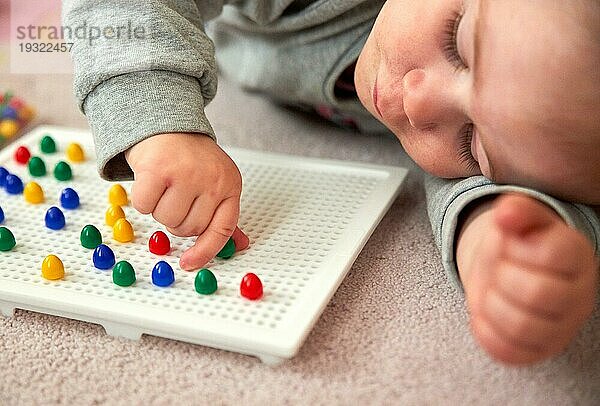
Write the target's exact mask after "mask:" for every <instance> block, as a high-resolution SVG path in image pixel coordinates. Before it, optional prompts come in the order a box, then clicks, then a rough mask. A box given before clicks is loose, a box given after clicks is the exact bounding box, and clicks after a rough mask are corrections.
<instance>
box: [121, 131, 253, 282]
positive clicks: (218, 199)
mask: <svg viewBox="0 0 600 406" xmlns="http://www.w3.org/2000/svg"><path fill="white" fill-rule="evenodd" d="M125 158H126V159H127V162H128V163H129V165H130V166H131V169H132V170H133V172H134V174H135V175H134V176H135V178H134V179H135V182H134V184H133V191H132V196H131V201H132V204H133V207H135V208H136V209H137V210H138V211H139V212H140V213H143V214H150V213H152V216H153V217H154V218H155V219H156V220H157V221H158V222H160V223H162V224H164V225H165V226H166V227H167V229H168V230H169V232H171V233H172V234H175V235H178V236H182V237H190V236H198V238H197V240H196V243H195V244H194V246H193V247H191V248H190V249H188V250H187V251H186V252H184V253H183V255H182V256H181V259H180V266H181V268H182V269H185V270H192V269H196V268H200V267H202V266H203V265H205V264H206V263H207V262H208V261H210V260H211V259H212V258H214V256H215V255H216V254H217V253H218V252H219V251H220V250H221V248H223V246H224V245H225V243H226V242H227V240H228V239H229V237H230V236H231V235H232V234H233V233H234V231H236V225H237V221H238V217H239V211H240V194H241V192H242V177H241V175H240V172H239V170H238V168H237V166H236V165H235V163H234V162H233V161H232V160H231V158H229V156H228V155H227V154H226V153H225V152H223V150H222V149H221V148H220V147H219V146H218V145H217V144H216V143H215V142H214V141H213V140H212V139H211V138H210V137H208V136H202V135H198V134H184V133H176V134H159V135H155V136H153V137H151V138H148V139H145V140H144V141H141V142H139V143H138V144H136V145H135V146H133V147H132V148H131V149H129V150H128V151H127V152H126V153H125ZM236 232H237V233H238V238H240V237H239V234H240V233H241V232H239V231H236ZM241 234H242V235H243V233H241ZM243 237H245V236H244V235H243ZM246 240H247V238H246ZM238 248H241V247H238Z"/></svg>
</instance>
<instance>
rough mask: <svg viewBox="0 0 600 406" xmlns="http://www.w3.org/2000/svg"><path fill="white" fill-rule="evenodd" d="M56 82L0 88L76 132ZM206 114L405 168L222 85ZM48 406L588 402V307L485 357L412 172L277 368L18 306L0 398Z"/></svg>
mask: <svg viewBox="0 0 600 406" xmlns="http://www.w3.org/2000/svg"><path fill="white" fill-rule="evenodd" d="M70 80H71V78H70V77H69V76H62V77H57V76H54V77H46V76H40V77H31V76H18V75H6V74H4V75H1V77H0V90H1V89H6V88H9V87H10V88H11V89H13V90H14V92H15V93H16V94H18V95H20V96H22V97H24V98H26V99H27V100H28V101H29V102H30V103H33V104H34V105H36V106H37V107H38V110H39V113H40V115H39V118H38V123H44V124H58V125H66V126H80V127H84V126H85V125H86V123H85V120H84V119H83V118H82V117H81V116H80V115H79V113H78V112H77V110H76V108H75V106H74V104H73V100H72V96H71V84H70ZM208 114H209V117H210V118H211V120H212V122H213V124H214V127H215V130H216V131H217V134H218V137H219V140H220V141H221V143H223V144H225V145H233V146H239V147H243V148H250V149H258V150H265V151H275V152H282V153H291V154H297V155H306V156H315V157H325V158H335V159H344V160H353V161H364V162H372V163H381V164H389V165H401V166H407V167H409V168H413V169H414V165H413V164H412V163H411V162H410V160H409V158H408V157H407V156H406V155H405V154H404V152H403V151H402V149H401V147H400V145H399V143H398V142H397V141H396V140H395V139H391V138H378V137H370V136H364V135H360V134H353V133H348V132H345V131H342V130H337V129H335V128H332V127H330V126H329V125H327V124H324V123H322V122H320V121H318V120H317V119H314V118H310V117H307V116H305V115H303V114H300V113H297V112H293V111H289V110H286V109H282V108H280V107H278V106H276V105H274V104H272V103H270V102H268V101H266V100H264V99H262V98H261V97H258V96H256V95H251V94H245V93H243V92H241V91H240V90H239V89H237V88H236V87H235V86H234V85H232V84H230V83H228V82H226V81H222V82H221V84H220V89H219V95H218V97H217V99H216V100H215V101H214V102H213V103H212V104H211V105H210V106H209V107H208ZM0 260H1V258H0ZM0 266H2V264H1V263H0ZM596 308H598V306H596ZM57 403H60V404H77V405H84V404H111V405H131V404H144V405H150V404H213V405H214V404H217V405H221V404H227V405H228V404H240V405H264V404H271V405H279V404H302V405H305V404H306V405H308V404H310V405H313V404H318V405H321V404H322V405H324V404H326V405H347V404H360V405H371V404H372V405H397V404H402V405H413V404H445V405H455V404H456V405H459V404H460V405H462V404H476V405H480V404H490V405H503V406H505V405H571V404H572V405H598V404H600V312H599V311H598V310H596V311H595V313H594V315H593V317H592V319H591V320H590V321H589V322H588V323H587V324H586V325H585V328H584V329H583V331H582V332H581V334H580V335H579V336H578V337H577V339H576V340H575V342H573V344H572V345H571V346H570V347H569V349H568V351H567V352H566V353H565V354H563V355H561V356H559V357H557V358H554V359H552V360H549V361H546V362H544V363H541V364H538V365H535V366H533V367H527V368H510V367H505V366H502V365H500V364H498V363H495V362H494V361H492V360H491V359H489V358H488V356H487V355H486V354H485V353H484V352H482V351H481V350H480V349H479V347H478V346H477V345H476V343H475V342H474V340H473V338H472V336H471V334H470V332H469V326H468V315H467V312H466V310H465V306H464V298H463V297H462V295H461V294H460V293H458V292H457V291H455V290H454V289H453V288H452V287H451V286H450V285H449V283H448V281H447V280H446V276H445V275H444V272H443V270H442V267H441V264H440V256H439V253H438V251H437V249H436V247H435V245H434V242H433V237H432V234H431V230H430V226H429V222H428V219H427V215H426V212H425V202H424V193H423V190H422V183H421V177H420V175H419V172H418V171H417V170H412V171H411V174H410V175H409V177H408V179H407V182H406V184H405V185H404V188H403V190H402V193H401V194H400V196H399V197H398V199H397V200H396V201H395V203H394V204H393V205H392V207H391V209H390V211H389V212H388V213H387V215H386V216H385V217H384V218H383V220H382V222H381V223H380V225H379V227H378V228H377V229H376V230H375V232H374V234H373V236H372V237H371V239H370V240H369V242H368V243H367V245H366V246H365V248H364V250H363V251H362V253H361V254H360V256H359V257H358V259H357V261H356V263H355V264H354V266H353V267H352V269H351V271H350V272H349V274H348V276H347V277H346V278H345V280H344V281H343V283H342V284H341V286H340V287H339V289H338V291H337V292H336V294H335V295H334V297H333V299H332V300H331V302H330V303H329V305H328V306H327V308H326V309H325V311H324V313H323V314H322V316H321V318H320V319H319V321H318V322H317V324H316V326H315V327H314V329H313V330H312V332H311V333H310V334H309V336H308V338H307V340H306V342H305V343H304V345H303V346H302V348H301V350H300V352H299V354H298V355H297V356H296V357H295V358H293V359H291V360H289V361H287V362H285V363H283V364H281V365H279V366H276V367H269V366H267V365H264V364H262V363H261V362H260V361H259V360H258V359H256V358H253V357H249V356H245V355H240V354H236V353H231V352H227V351H221V350H216V349H211V348H207V347H202V346H197V345H191V344H186V343H182V342H177V341H172V340H167V339H162V338H157V337H151V336H144V337H142V339H141V340H140V341H128V340H125V339H118V338H113V337H110V336H108V335H106V334H105V332H104V330H103V328H102V327H100V326H98V325H94V324H89V323H84V322H79V321H73V320H68V319H62V318H58V317H53V316H48V315H43V314H37V313H32V312H27V311H21V310H18V311H17V312H16V314H15V316H14V317H12V318H1V317H0V404H2V405H19V404H23V405H28V404H57Z"/></svg>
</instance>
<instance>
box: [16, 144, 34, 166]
mask: <svg viewBox="0 0 600 406" xmlns="http://www.w3.org/2000/svg"><path fill="white" fill-rule="evenodd" d="M29 158H31V153H30V152H29V150H28V149H27V147H24V146H20V147H19V148H17V150H16V152H15V161H17V162H18V163H20V164H21V165H25V164H26V163H27V162H28V161H29Z"/></svg>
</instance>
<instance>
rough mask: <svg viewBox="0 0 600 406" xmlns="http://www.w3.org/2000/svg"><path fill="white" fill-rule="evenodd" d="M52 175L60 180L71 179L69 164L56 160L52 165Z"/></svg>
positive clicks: (71, 173)
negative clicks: (53, 165) (54, 164)
mask: <svg viewBox="0 0 600 406" xmlns="http://www.w3.org/2000/svg"><path fill="white" fill-rule="evenodd" d="M54 177H55V178H56V179H58V180H62V181H66V180H71V178H72V177H73V172H71V167H70V166H69V164H68V163H66V162H65V161H60V162H58V163H57V164H56V166H55V167H54Z"/></svg>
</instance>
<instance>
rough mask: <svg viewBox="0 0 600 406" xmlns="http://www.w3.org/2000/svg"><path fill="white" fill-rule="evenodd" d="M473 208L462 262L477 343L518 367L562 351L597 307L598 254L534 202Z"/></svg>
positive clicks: (502, 200) (503, 200)
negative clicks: (596, 256) (595, 306)
mask: <svg viewBox="0 0 600 406" xmlns="http://www.w3.org/2000/svg"><path fill="white" fill-rule="evenodd" d="M473 205H475V206H474V207H473V208H472V209H471V210H468V211H467V212H466V213H465V215H464V223H463V225H462V227H460V231H459V235H458V238H457V244H456V262H457V265H458V271H459V274H460V279H461V281H462V283H463V286H464V289H465V294H466V299H467V305H468V308H469V313H470V317H471V327H472V329H473V333H474V335H475V337H476V338H477V340H478V341H479V343H480V344H481V345H482V347H483V348H485V349H486V350H487V351H488V352H489V353H490V354H491V355H492V356H493V357H494V358H496V359H499V360H501V361H504V362H507V363H511V364H528V363H531V362H536V361H540V360H542V359H545V358H547V357H549V356H552V355H555V354H557V353H559V352H561V351H562V350H564V348H565V347H566V346H567V345H568V344H569V343H570V341H571V340H572V339H573V338H574V336H575V335H576V334H577V333H578V331H579V329H580V328H581V326H582V325H583V323H584V322H585V321H586V320H587V319H588V317H589V316H590V314H591V312H592V309H593V307H594V298H595V294H596V286H597V279H598V261H597V259H596V258H595V256H594V247H592V245H591V243H590V242H589V241H588V239H587V238H586V237H584V236H583V234H581V233H580V232H579V231H577V230H575V229H573V228H571V227H569V226H568V225H567V224H566V223H565V222H564V220H563V219H562V218H561V217H560V216H559V215H558V214H557V213H556V212H555V211H553V210H552V209H551V208H550V207H548V206H546V205H545V204H544V203H541V202H540V201H538V200H536V199H534V198H532V197H529V196H526V195H523V194H514V195H513V194H506V195H501V196H498V197H496V198H495V199H493V200H486V201H484V202H474V203H473Z"/></svg>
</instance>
